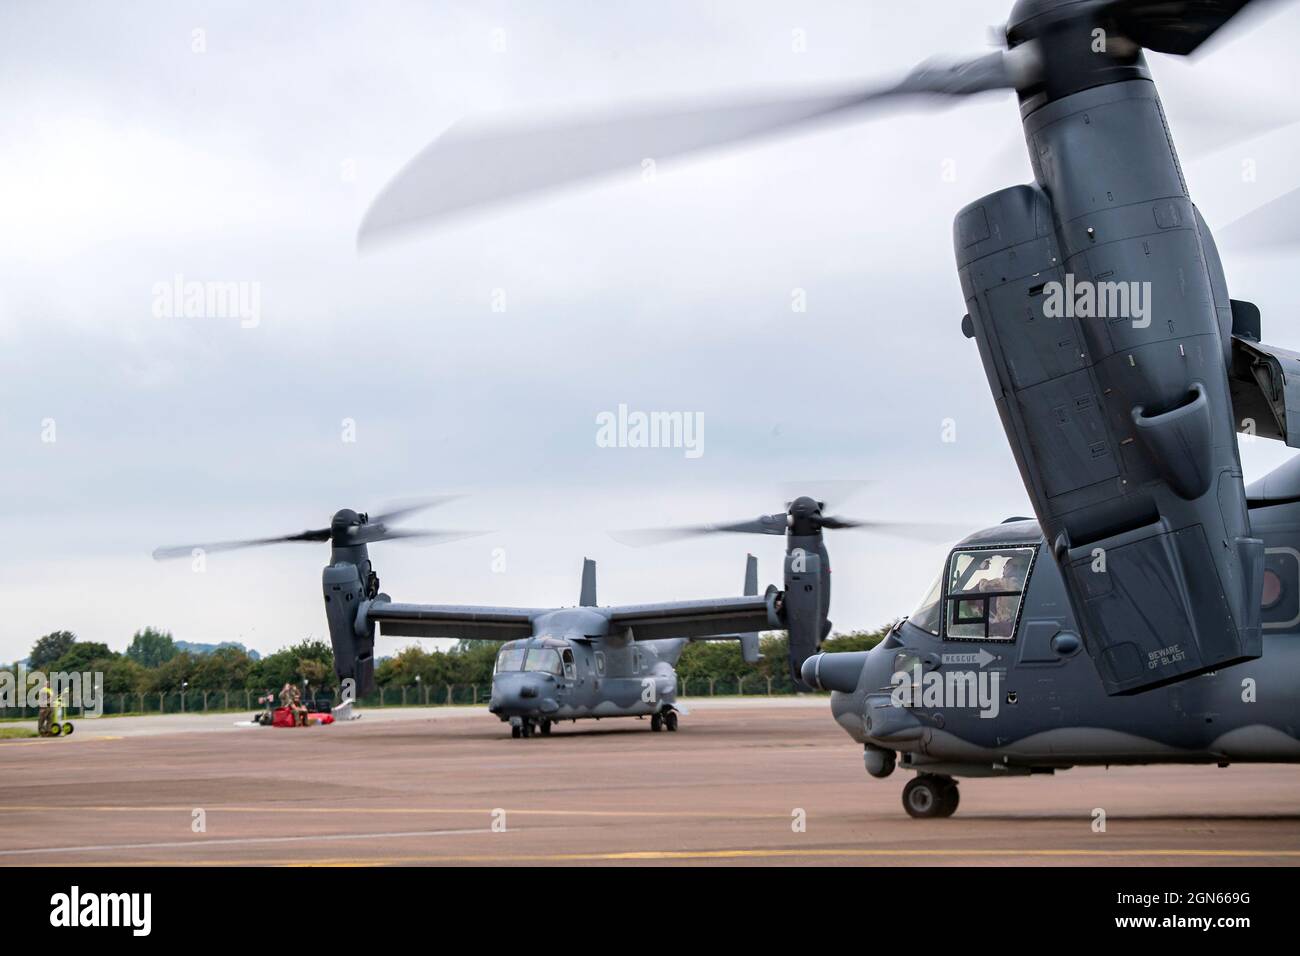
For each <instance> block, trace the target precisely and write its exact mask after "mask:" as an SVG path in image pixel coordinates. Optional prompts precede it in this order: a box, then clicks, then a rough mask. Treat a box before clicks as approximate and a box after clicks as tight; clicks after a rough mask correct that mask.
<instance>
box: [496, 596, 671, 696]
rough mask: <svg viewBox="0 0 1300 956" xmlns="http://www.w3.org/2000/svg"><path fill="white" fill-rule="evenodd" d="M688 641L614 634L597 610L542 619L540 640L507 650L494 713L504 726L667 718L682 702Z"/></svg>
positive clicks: (536, 636)
mask: <svg viewBox="0 0 1300 956" xmlns="http://www.w3.org/2000/svg"><path fill="white" fill-rule="evenodd" d="M685 644H686V641H685V640H682V639H663V640H649V641H635V640H631V639H629V638H628V637H627V636H625V635H619V634H610V633H609V622H608V619H607V618H606V616H605V615H604V614H603V613H601V611H600V609H597V608H581V607H580V608H564V609H561V610H557V611H552V612H551V613H549V614H545V615H542V616H539V617H538V618H537V619H536V621H535V625H534V633H533V635H532V636H531V637H529V638H526V639H524V640H517V641H509V642H507V643H505V644H503V645H502V646H501V650H500V652H499V653H498V654H497V663H496V667H495V669H494V671H493V675H492V697H491V700H490V702H489V704H488V709H489V710H490V711H491V712H492V713H493V714H496V715H497V716H498V717H499V718H501V719H502V720H512V719H513V720H516V721H517V720H520V719H538V720H550V721H558V720H580V719H584V718H596V719H599V718H602V717H642V716H651V715H654V714H656V713H662V712H663V711H664V710H665V709H666V708H671V707H672V706H673V705H674V704H675V702H676V698H677V674H676V672H675V671H674V669H673V665H674V664H675V663H676V661H677V658H678V657H679V656H680V655H681V651H682V648H683V647H684V646H685Z"/></svg>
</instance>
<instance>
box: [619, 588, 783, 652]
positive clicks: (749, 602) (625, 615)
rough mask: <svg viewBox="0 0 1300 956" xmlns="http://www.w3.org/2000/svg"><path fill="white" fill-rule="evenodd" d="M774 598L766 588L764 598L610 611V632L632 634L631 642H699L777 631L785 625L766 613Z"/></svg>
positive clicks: (634, 606) (626, 608) (645, 606)
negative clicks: (689, 640)
mask: <svg viewBox="0 0 1300 956" xmlns="http://www.w3.org/2000/svg"><path fill="white" fill-rule="evenodd" d="M775 594H776V589H775V588H768V593H767V594H765V595H764V594H755V595H748V596H746V597H730V598H706V599H703V600H698V601H667V602H665V603H663V604H629V605H625V606H623V607H615V608H611V609H610V610H611V614H610V617H609V629H610V632H611V633H617V632H618V631H625V630H631V632H632V638H633V639H634V640H638V641H653V640H658V639H660V638H666V637H685V638H691V639H699V638H705V637H714V636H721V635H737V634H742V633H747V632H750V631H761V630H765V629H768V628H780V627H784V625H782V624H781V623H779V622H778V621H777V620H776V619H775V615H774V612H773V611H771V610H769V606H770V605H771V604H772V599H773V598H774V596H775Z"/></svg>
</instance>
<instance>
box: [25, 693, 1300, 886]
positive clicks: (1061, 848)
mask: <svg viewBox="0 0 1300 956" xmlns="http://www.w3.org/2000/svg"><path fill="white" fill-rule="evenodd" d="M685 704H686V706H687V707H688V708H689V709H690V713H689V714H688V715H687V716H684V717H683V718H682V720H681V730H680V731H679V732H677V733H668V732H666V731H665V732H661V733H652V732H651V731H650V727H649V722H648V721H644V720H630V719H610V720H603V721H583V722H579V723H576V724H563V725H557V726H556V728H555V730H554V732H553V733H552V734H551V735H550V736H548V737H540V736H539V737H533V738H531V739H527V740H514V739H511V737H510V734H509V730H508V728H507V727H506V726H505V725H504V724H502V723H500V722H498V721H497V720H496V719H495V718H493V717H491V716H490V715H489V714H488V713H487V712H486V710H484V709H483V708H473V707H454V708H453V707H448V708H386V709H383V710H371V711H367V712H365V713H364V715H363V716H362V718H361V719H360V720H356V721H351V722H347V723H336V724H334V725H332V726H326V727H309V728H292V729H290V728H263V727H254V726H238V725H237V722H239V721H243V720H247V717H248V716H249V715H243V714H210V715H203V714H188V715H169V716H165V717H121V718H104V719H101V720H98V721H94V720H82V721H78V722H77V729H76V732H75V733H74V734H73V736H71V737H68V738H62V739H60V738H56V739H38V740H5V741H0V866H50V865H53V866H64V865H70V864H77V865H97V864H114V865H145V866H147V865H157V864H170V865H244V866H248V865H279V864H288V865H310V864H317V865H354V864H355V865H400V864H416V865H419V864H425V865H439V864H453V865H460V864H467V865H494V866H497V865H527V864H534V865H538V864H540V865H587V866H590V865H616V864H641V865H689V864H713V865H716V864H732V865H772V864H776V865H808V864H812V865H837V864H838V865H843V864H850V865H886V866H908V865H917V864H921V865H935V864H955V865H970V864H993V865H1025V864H1029V865H1076V866H1077V865H1102V866H1127V865H1144V866H1150V865H1157V866H1158V865H1173V866H1177V865H1189V864H1194V865H1216V864H1228V865H1292V866H1294V865H1300V826H1298V825H1297V824H1300V810H1298V808H1297V804H1300V766H1272V765H1255V766H1249V765H1235V766H1232V767H1228V768H1223V769H1220V768H1216V767H1205V766H1195V767H1191V766H1189V767H1125V768H1112V769H1104V768H1080V769H1075V770H1071V771H1068V772H1064V773H1059V774H1056V775H1054V776H1035V777H1030V778H1023V777H1021V778H1017V777H1011V778H996V779H968V780H964V781H963V782H962V784H961V807H960V809H959V810H958V811H957V814H956V815H955V816H954V817H952V818H950V819H946V820H913V819H911V818H909V817H908V816H907V815H906V814H905V813H904V811H903V808H902V805H901V802H900V793H901V791H902V788H903V785H904V784H905V783H906V782H907V780H908V779H910V777H911V774H910V773H907V772H905V771H901V770H900V771H898V772H897V773H895V774H894V775H893V776H891V777H889V778H888V779H885V780H875V779H873V778H871V777H869V776H867V774H866V772H865V771H864V770H863V767H862V754H861V750H860V748H858V747H857V746H856V745H855V744H854V743H853V742H852V741H851V740H849V739H848V737H846V736H845V735H844V733H843V732H842V731H841V730H840V729H839V728H838V727H837V726H836V725H835V723H834V721H832V720H831V717H830V714H829V706H828V703H827V701H826V699H825V698H816V697H811V698H774V699H771V700H767V699H763V698H740V699H734V698H720V699H713V700H688V701H686V702H685ZM1099 810H1100V811H1104V818H1105V828H1104V831H1099V829H1098V827H1097V820H1098V811H1099Z"/></svg>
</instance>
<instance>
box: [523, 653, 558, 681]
mask: <svg viewBox="0 0 1300 956" xmlns="http://www.w3.org/2000/svg"><path fill="white" fill-rule="evenodd" d="M524 670H526V671H536V672H538V673H542V674H555V675H557V676H558V675H559V674H561V673H563V668H562V667H561V666H560V652H559V651H557V650H555V648H553V647H533V648H529V650H528V660H527V661H525V662H524Z"/></svg>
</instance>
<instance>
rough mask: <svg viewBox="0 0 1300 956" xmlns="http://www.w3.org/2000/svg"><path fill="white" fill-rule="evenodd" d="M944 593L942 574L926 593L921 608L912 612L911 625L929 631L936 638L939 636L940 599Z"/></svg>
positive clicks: (909, 621) (909, 620)
mask: <svg viewBox="0 0 1300 956" xmlns="http://www.w3.org/2000/svg"><path fill="white" fill-rule="evenodd" d="M942 592H943V575H942V574H940V575H939V576H938V577H937V578H935V579H934V585H933V586H932V587H931V588H930V590H929V591H927V592H926V593H925V597H924V598H923V599H922V601H921V606H920V607H918V608H917V609H916V610H915V611H913V612H912V616H911V617H909V618H908V619H907V622H908V623H909V624H914V625H916V626H917V627H919V628H920V629H921V630H923V631H929V632H930V633H931V634H933V635H934V636H935V637H938V636H939V618H940V611H939V597H940V595H941V594H942Z"/></svg>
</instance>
